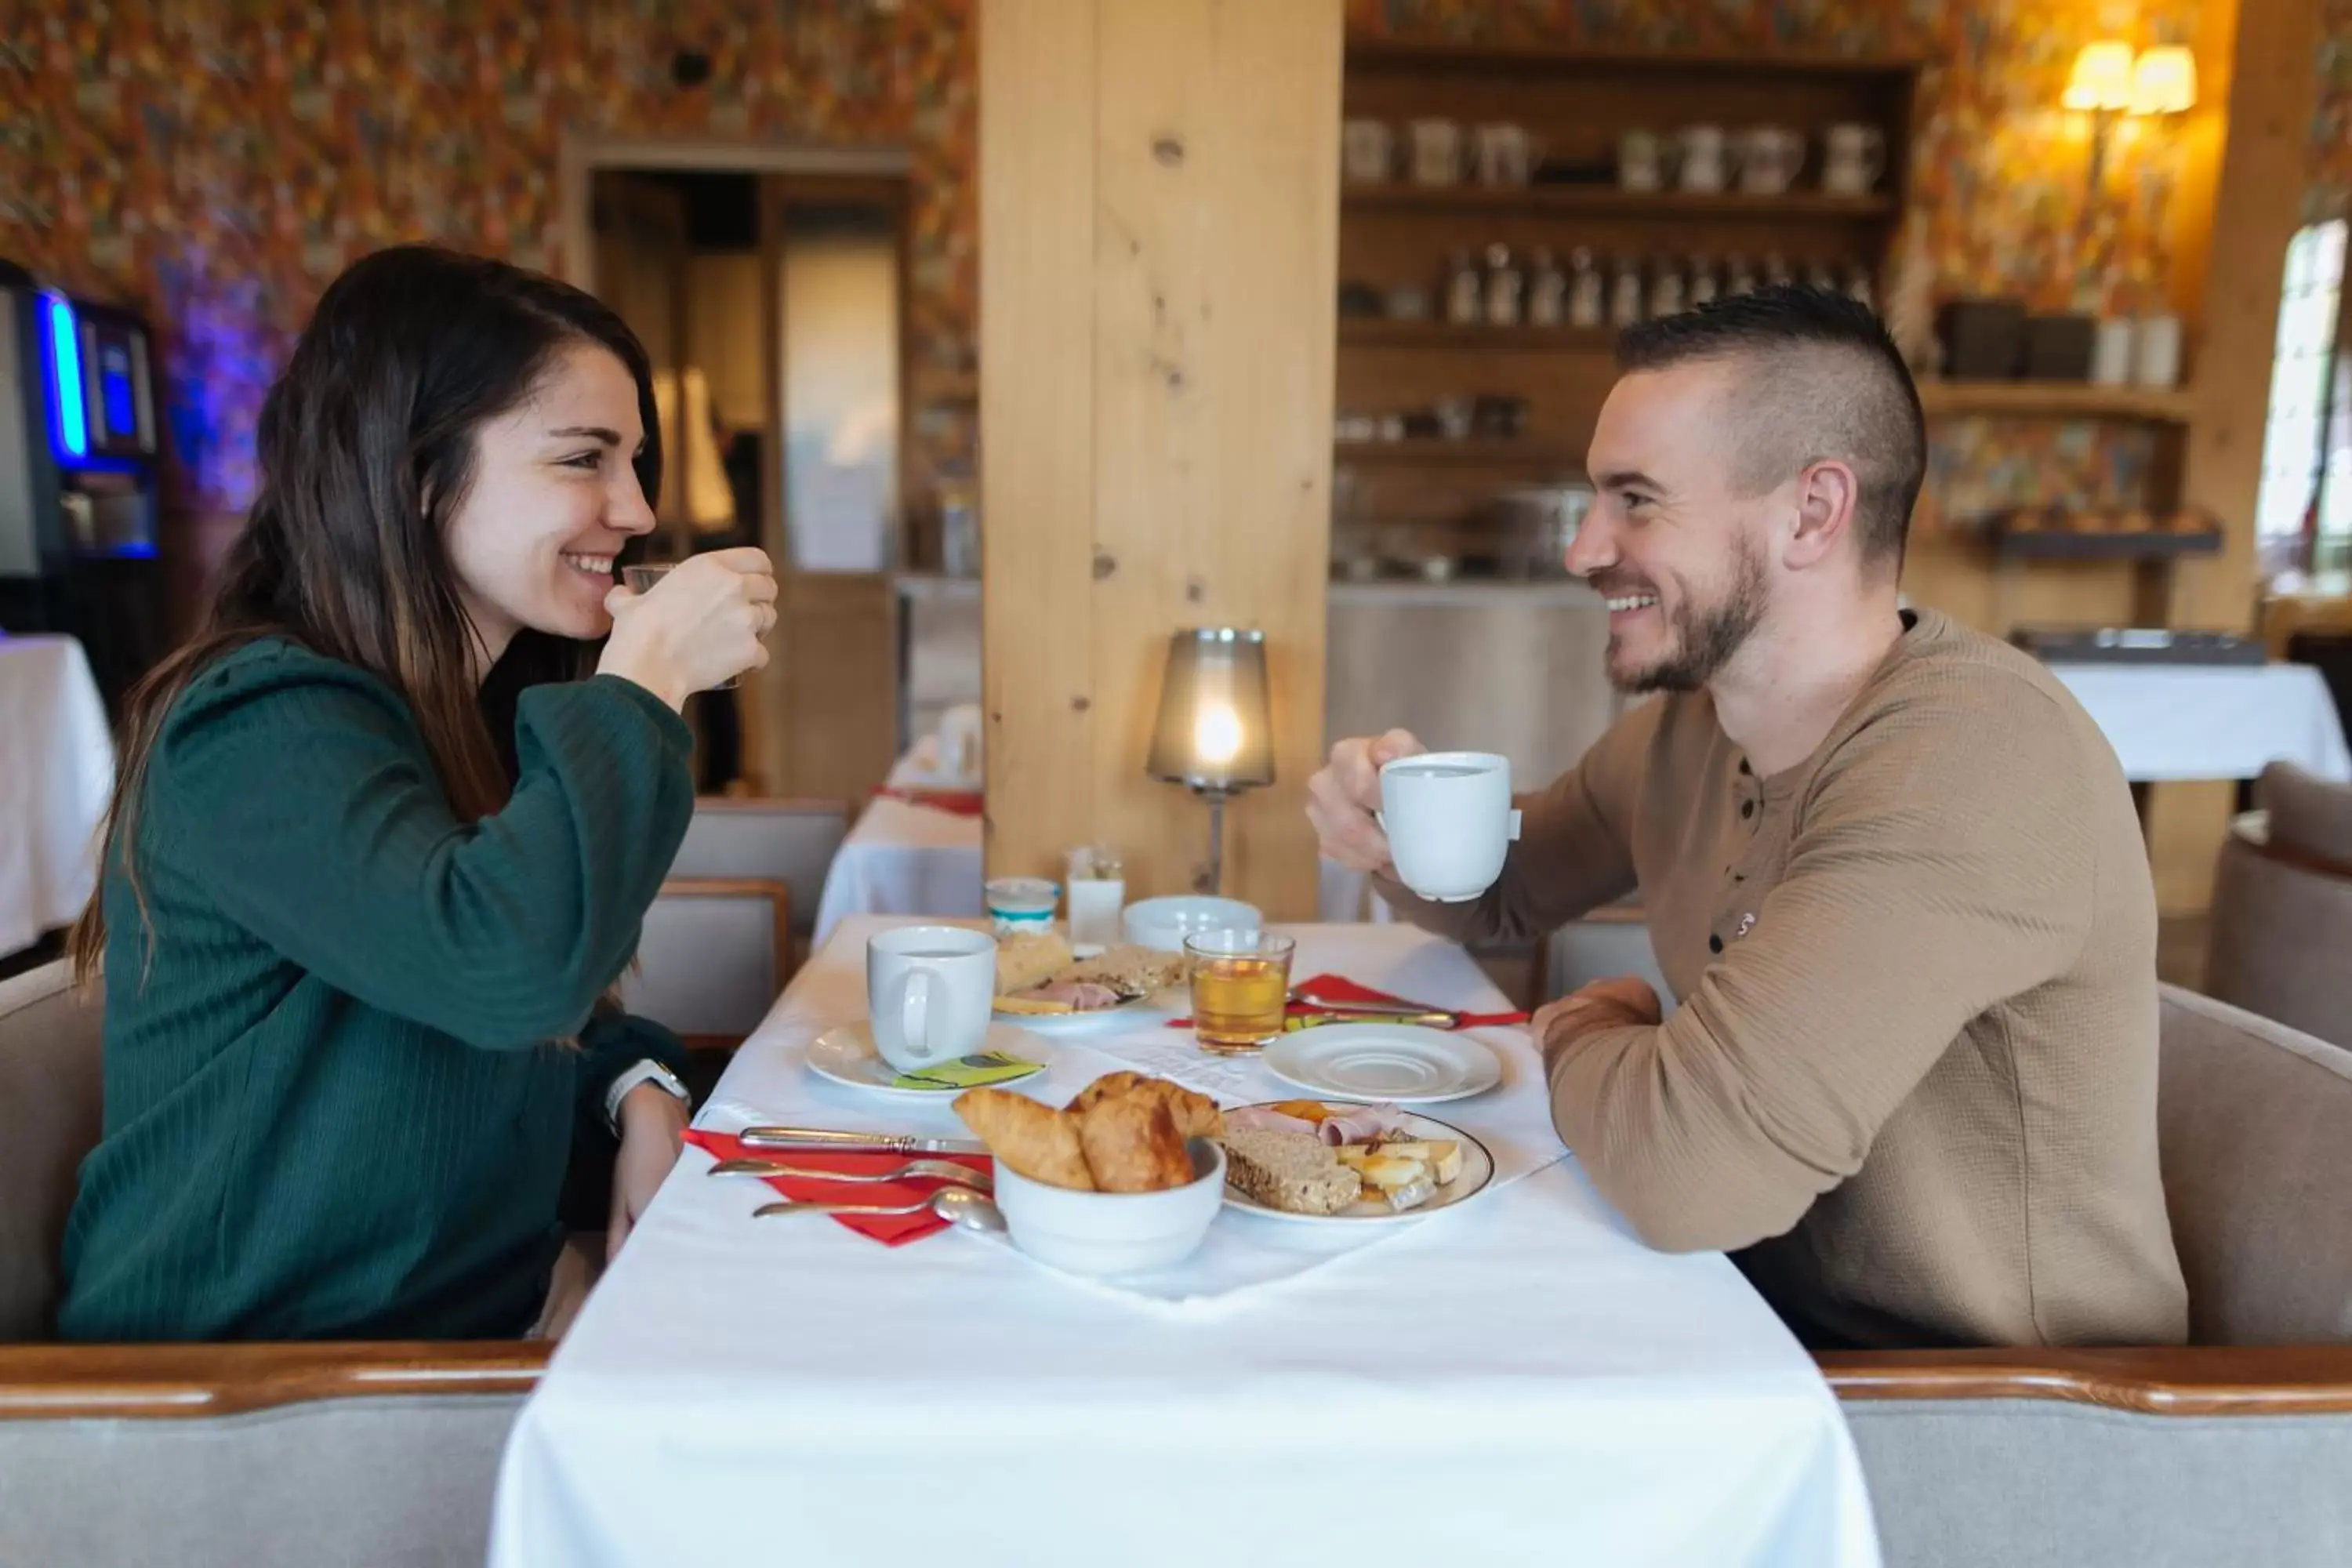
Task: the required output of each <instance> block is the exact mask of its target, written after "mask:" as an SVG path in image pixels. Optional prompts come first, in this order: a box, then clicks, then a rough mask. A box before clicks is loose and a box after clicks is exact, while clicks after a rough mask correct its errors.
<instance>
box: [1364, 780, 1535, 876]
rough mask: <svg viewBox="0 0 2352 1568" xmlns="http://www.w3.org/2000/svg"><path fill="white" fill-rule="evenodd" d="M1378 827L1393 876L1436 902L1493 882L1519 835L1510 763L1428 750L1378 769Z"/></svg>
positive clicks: (1500, 872) (1501, 869)
mask: <svg viewBox="0 0 2352 1568" xmlns="http://www.w3.org/2000/svg"><path fill="white" fill-rule="evenodd" d="M1380 821H1381V828H1382V829H1383V830H1384V831H1386V832H1387V834H1388V836H1389V858H1390V859H1391V860H1392V861H1393V862H1395V865H1396V872H1397V879H1398V880H1399V881H1401V882H1402V883H1403V884H1404V885H1405V886H1406V887H1408V888H1410V889H1412V890H1413V891H1414V892H1416V893H1418V894H1420V895H1421V896H1422V897H1423V898H1424V899H1428V900H1432V901H1433V902H1436V903H1441V904H1459V903H1466V902H1468V901H1469V900H1472V899H1475V898H1477V897H1478V896H1479V895H1480V894H1482V893H1484V892H1485V891H1486V889H1489V888H1491V887H1493V886H1494V885H1495V879H1496V878H1497V877H1500V876H1501V875H1502V874H1503V857H1504V856H1506V855H1507V854H1508V853H1509V852H1510V847H1511V843H1512V841H1513V840H1514V839H1516V838H1517V837H1518V836H1519V814H1518V813H1517V811H1515V810H1513V809H1512V808H1511V760H1510V759H1509V758H1508V757H1500V756H1496V755H1495V754H1494V753H1492V752H1426V753H1424V754H1423V755H1421V756H1418V757H1400V758H1398V759H1397V760H1396V761H1395V762H1392V763H1389V764H1388V765H1387V766H1385V767H1383V768H1381V811H1380Z"/></svg>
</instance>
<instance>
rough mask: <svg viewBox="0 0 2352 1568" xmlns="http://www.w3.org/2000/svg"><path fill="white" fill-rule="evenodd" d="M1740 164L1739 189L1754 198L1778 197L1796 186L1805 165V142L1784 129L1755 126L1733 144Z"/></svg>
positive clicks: (1744, 132)
mask: <svg viewBox="0 0 2352 1568" xmlns="http://www.w3.org/2000/svg"><path fill="white" fill-rule="evenodd" d="M1732 151H1733V153H1734V154H1735V155H1736V157H1737V159H1738V164H1739V188H1740V189H1741V190H1743V191H1745V192H1747V193H1748V195H1751V196H1777V195H1782V194H1783V193H1785V192H1786V191H1787V190H1788V188H1789V187H1790V185H1792V184H1795V183H1796V179H1797V171H1798V170H1800V169H1801V168H1803V167H1804V165H1805V139H1804V138H1803V137H1801V136H1800V135H1798V134H1797V133H1796V132H1793V131H1791V130H1790V129H1789V128H1788V127H1786V126H1784V125H1756V126H1751V127H1749V128H1748V130H1746V131H1743V132H1740V133H1739V135H1738V138H1737V139H1736V140H1735V141H1734V142H1733V143H1732Z"/></svg>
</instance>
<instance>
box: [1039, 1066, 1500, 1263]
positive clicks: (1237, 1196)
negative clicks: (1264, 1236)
mask: <svg viewBox="0 0 2352 1568" xmlns="http://www.w3.org/2000/svg"><path fill="white" fill-rule="evenodd" d="M1306 1032H1307V1033H1309V1034H1311V1033H1313V1031H1312V1030H1308V1031H1306ZM1267 1105H1268V1109H1279V1107H1278V1106H1276V1105H1275V1104H1274V1103H1273V1102H1272V1101H1269V1102H1267ZM1228 1109H1233V1108H1230V1107H1229V1108H1228ZM1401 1120H1402V1122H1403V1124H1404V1130H1405V1131H1407V1132H1409V1133H1411V1134H1412V1136H1413V1137H1415V1138H1418V1139H1423V1140H1427V1139H1452V1140H1453V1141H1454V1142H1456V1143H1459V1144H1461V1145H1462V1173H1461V1174H1460V1175H1458V1176H1456V1177H1454V1179H1453V1180H1452V1181H1450V1182H1448V1183H1446V1184H1444V1186H1442V1187H1440V1188H1438V1189H1437V1191H1436V1193H1435V1194H1433V1195H1432V1196H1431V1197H1430V1199H1429V1201H1428V1202H1427V1203H1424V1204H1423V1205H1421V1206H1420V1207H1418V1208H1409V1209H1405V1210H1403V1211H1402V1212H1400V1211H1398V1210H1396V1209H1392V1208H1391V1207H1389V1205H1387V1204H1385V1203H1382V1202H1381V1201H1379V1200H1378V1199H1374V1198H1363V1199H1360V1200H1359V1201H1357V1202H1356V1203H1354V1204H1352V1205H1349V1206H1348V1207H1347V1208H1343V1209H1341V1210H1340V1211H1339V1213H1338V1214H1293V1213H1291V1212H1290V1211H1289V1210H1288V1209H1278V1208H1275V1207H1272V1206H1271V1205H1266V1204H1262V1203H1260V1202H1258V1201H1257V1200H1256V1199H1255V1198H1253V1197H1250V1196H1248V1195H1247V1194H1244V1193H1242V1192H1241V1191H1240V1190H1239V1189H1237V1188H1234V1187H1227V1188H1226V1189H1225V1193H1224V1199H1225V1206H1226V1207H1227V1208H1234V1209H1239V1210H1241V1211H1242V1212H1243V1213H1244V1214H1255V1215H1265V1217H1266V1218H1268V1219H1286V1220H1297V1221H1298V1222H1299V1223H1300V1224H1302V1225H1402V1224H1403V1223H1404V1222H1405V1221H1407V1220H1416V1219H1421V1218H1423V1217H1424V1216H1426V1215H1433V1214H1435V1213H1437V1212H1438V1211H1439V1210H1440V1209H1450V1208H1452V1207H1453V1206H1454V1205H1456V1204H1464V1203H1468V1202H1469V1201H1470V1200H1471V1199H1472V1198H1475V1197H1476V1196H1477V1195H1478V1194H1480V1193H1482V1192H1485V1191H1486V1186H1487V1184H1489V1183H1491V1182H1492V1181H1494V1179H1495V1156H1494V1153H1493V1152H1491V1151H1490V1150H1488V1149H1487V1147H1486V1145H1485V1144H1484V1143H1481V1142H1478V1140H1476V1139H1475V1138H1473V1137H1471V1136H1470V1134H1468V1133H1467V1132H1465V1131H1462V1129H1460V1128H1459V1127H1456V1126H1454V1125H1453V1124H1452V1123H1451V1122H1446V1121H1438V1120H1437V1119H1436V1118H1435V1117H1433V1116H1416V1115H1412V1114H1411V1113H1407V1114H1406V1115H1405V1116H1403V1117H1402V1118H1401ZM998 1171H999V1175H998V1181H999V1184H1002V1182H1003V1167H1002V1166H999V1167H998Z"/></svg>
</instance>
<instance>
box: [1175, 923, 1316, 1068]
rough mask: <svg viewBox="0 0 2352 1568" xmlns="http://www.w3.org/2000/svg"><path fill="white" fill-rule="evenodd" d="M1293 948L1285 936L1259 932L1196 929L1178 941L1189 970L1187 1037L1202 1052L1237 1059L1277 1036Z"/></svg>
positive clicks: (1286, 1000)
mask: <svg viewBox="0 0 2352 1568" xmlns="http://www.w3.org/2000/svg"><path fill="white" fill-rule="evenodd" d="M1296 947H1297V943H1296V942H1293V941H1292V940H1291V939H1290V938H1289V937H1286V936H1276V935H1275V934H1274V933H1273V932H1271V931H1202V932H1201V933H1200V934H1198V935H1196V936H1188V937H1186V938H1185V939H1184V957H1185V959H1186V960H1187V961H1188V962H1189V963H1190V965H1191V968H1192V1034H1193V1037H1195V1038H1196V1039H1198V1040H1199V1041H1200V1043H1201V1048H1202V1050H1204V1051H1213V1052H1214V1053H1216V1054H1217V1055H1219V1056H1243V1055H1246V1054H1248V1053H1250V1052H1253V1051H1256V1050H1260V1049H1262V1048H1264V1047H1265V1045H1266V1043H1267V1042H1268V1041H1271V1040H1276V1039H1279V1038H1280V1037H1282V1020H1283V1013H1284V1010H1285V1007H1286V1004H1287V1003H1288V1001H1289V999H1290V955H1291V952H1292V951H1293V949H1295V948H1296Z"/></svg>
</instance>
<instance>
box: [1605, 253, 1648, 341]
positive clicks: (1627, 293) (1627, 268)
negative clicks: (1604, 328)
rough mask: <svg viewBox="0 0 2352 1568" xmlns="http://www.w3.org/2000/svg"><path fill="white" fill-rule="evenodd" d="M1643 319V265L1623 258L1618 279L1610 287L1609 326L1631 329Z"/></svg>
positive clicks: (1620, 259) (1618, 265)
mask: <svg viewBox="0 0 2352 1568" xmlns="http://www.w3.org/2000/svg"><path fill="white" fill-rule="evenodd" d="M1641 319H1642V264H1641V263H1640V262H1639V261H1637V260H1635V259H1634V258H1632V257H1630V256H1628V257H1622V258H1619V259H1618V262H1617V277H1616V279H1615V280H1614V281H1613V282H1612V283H1611V285H1610V287H1609V324H1610V325H1611V326H1612V327H1630V326H1632V325H1633V323H1634V322H1636V321H1640V320H1641Z"/></svg>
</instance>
